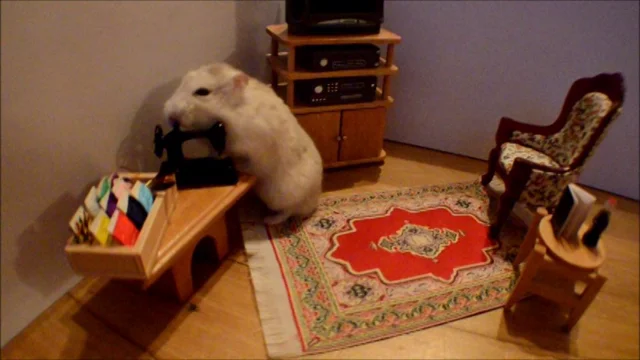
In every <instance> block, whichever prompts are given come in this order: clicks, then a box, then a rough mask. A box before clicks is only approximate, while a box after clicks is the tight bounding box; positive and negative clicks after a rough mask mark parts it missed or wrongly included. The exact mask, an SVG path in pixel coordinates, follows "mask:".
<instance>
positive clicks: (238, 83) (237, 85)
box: [232, 73, 249, 91]
mask: <svg viewBox="0 0 640 360" xmlns="http://www.w3.org/2000/svg"><path fill="white" fill-rule="evenodd" d="M232 81H233V90H234V91H242V90H244V88H245V87H246V86H247V84H248V83H249V77H248V76H247V75H246V74H244V73H239V74H236V75H235V76H234V77H233V79H232Z"/></svg>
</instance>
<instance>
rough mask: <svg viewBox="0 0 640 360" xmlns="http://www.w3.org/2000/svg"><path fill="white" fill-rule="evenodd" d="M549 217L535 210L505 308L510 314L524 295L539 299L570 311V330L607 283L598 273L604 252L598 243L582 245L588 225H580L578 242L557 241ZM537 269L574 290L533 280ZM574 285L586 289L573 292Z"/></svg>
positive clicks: (516, 263) (545, 211)
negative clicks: (566, 281) (567, 282)
mask: <svg viewBox="0 0 640 360" xmlns="http://www.w3.org/2000/svg"><path fill="white" fill-rule="evenodd" d="M550 220H551V215H549V214H548V212H547V210H546V209H545V208H543V207H540V208H538V209H537V212H536V214H535V216H534V220H533V222H532V224H531V227H530V228H529V230H528V232H527V235H526V237H525V240H524V242H523V244H522V246H521V247H520V251H519V252H518V255H517V257H516V259H515V260H514V262H513V265H514V267H516V268H517V267H518V266H519V265H520V264H521V263H522V262H523V261H524V262H525V264H524V270H523V271H522V273H521V275H520V278H519V279H518V282H517V283H516V286H515V288H514V290H513V292H512V293H511V295H510V297H509V299H508V300H507V302H506V304H505V305H504V307H505V310H507V311H510V309H511V308H512V306H513V305H514V304H515V303H516V302H517V301H518V300H520V299H522V298H523V297H524V295H525V294H527V293H532V294H535V295H539V296H542V297H544V298H547V299H549V300H551V301H554V302H555V303H557V304H560V305H563V306H565V307H567V308H568V309H569V317H568V320H567V323H566V324H565V330H566V331H570V330H571V329H572V328H573V326H574V325H575V324H576V323H577V322H578V320H579V319H580V317H581V316H582V314H584V312H585V310H586V309H587V308H588V307H589V305H590V304H591V303H592V302H593V300H594V299H595V297H596V295H597V294H598V292H599V291H600V289H601V288H602V286H603V285H604V283H605V282H606V281H607V278H606V277H604V276H602V275H601V274H599V273H598V269H599V268H600V266H601V265H602V263H603V262H604V260H605V255H606V254H605V249H604V246H603V245H602V241H600V242H599V243H598V245H597V247H596V248H595V249H590V248H588V247H586V246H584V245H583V244H582V241H581V239H582V235H583V234H584V233H585V231H587V229H588V226H586V225H584V224H583V225H582V228H581V229H580V230H579V232H578V239H579V240H578V241H577V242H570V241H567V240H565V239H563V238H556V236H555V235H554V232H553V229H552V226H551V221H550ZM540 270H549V272H550V273H551V274H552V275H553V276H558V277H564V278H567V279H569V280H571V281H573V282H572V284H573V285H574V288H573V289H572V291H571V292H568V293H565V292H563V291H561V290H559V289H558V288H556V287H552V286H549V285H548V284H544V282H541V281H534V277H535V276H536V275H537V274H538V273H539V272H540ZM575 282H583V283H584V284H585V285H586V286H585V288H584V289H583V291H582V292H581V293H580V294H576V293H575Z"/></svg>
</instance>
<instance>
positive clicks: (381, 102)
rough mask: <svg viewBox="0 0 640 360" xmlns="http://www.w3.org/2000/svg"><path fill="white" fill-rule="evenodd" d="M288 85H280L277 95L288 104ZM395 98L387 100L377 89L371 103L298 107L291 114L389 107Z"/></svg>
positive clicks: (388, 97)
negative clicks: (374, 98)
mask: <svg viewBox="0 0 640 360" xmlns="http://www.w3.org/2000/svg"><path fill="white" fill-rule="evenodd" d="M286 89H287V83H279V84H278V88H277V89H276V93H277V94H278V96H280V98H281V99H283V100H284V101H285V102H286V100H285V99H286V93H287V91H286ZM393 102H394V100H393V97H391V96H387V98H386V99H383V98H382V90H381V89H380V88H376V100H374V101H371V102H362V103H354V104H339V105H326V106H305V105H296V106H294V107H292V108H291V107H290V109H291V112H293V113H294V114H296V115H297V114H309V113H317V112H325V111H340V110H354V109H371V108H377V107H389V106H391V105H392V104H393Z"/></svg>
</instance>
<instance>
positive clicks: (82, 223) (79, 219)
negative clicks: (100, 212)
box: [69, 206, 93, 244]
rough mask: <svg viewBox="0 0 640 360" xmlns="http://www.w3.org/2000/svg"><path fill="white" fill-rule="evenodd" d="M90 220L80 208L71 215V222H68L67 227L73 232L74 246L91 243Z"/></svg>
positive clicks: (88, 215)
mask: <svg viewBox="0 0 640 360" xmlns="http://www.w3.org/2000/svg"><path fill="white" fill-rule="evenodd" d="M92 220H93V217H92V216H91V214H90V213H89V212H87V210H86V209H85V208H84V207H82V206H80V207H79V208H78V210H76V212H75V213H74V214H73V216H72V217H71V221H69V227H71V231H72V232H73V242H74V243H75V244H84V243H90V242H91V241H92V237H91V232H90V231H89V224H90V223H91V221H92Z"/></svg>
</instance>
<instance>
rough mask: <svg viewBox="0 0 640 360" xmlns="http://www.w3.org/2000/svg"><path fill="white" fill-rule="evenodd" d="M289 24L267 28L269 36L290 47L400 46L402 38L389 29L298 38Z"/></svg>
mask: <svg viewBox="0 0 640 360" xmlns="http://www.w3.org/2000/svg"><path fill="white" fill-rule="evenodd" d="M287 28H288V26H287V24H276V25H269V26H267V34H269V36H271V37H272V38H274V39H276V40H278V42H280V43H283V44H285V45H288V46H300V45H333V44H366V43H369V44H398V43H400V41H401V40H402V38H401V37H400V36H399V35H397V34H394V33H392V32H391V31H389V30H387V29H384V28H382V29H380V33H378V34H373V35H333V36H317V35H313V36H298V35H289V32H288V31H287Z"/></svg>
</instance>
